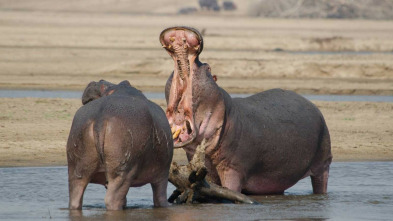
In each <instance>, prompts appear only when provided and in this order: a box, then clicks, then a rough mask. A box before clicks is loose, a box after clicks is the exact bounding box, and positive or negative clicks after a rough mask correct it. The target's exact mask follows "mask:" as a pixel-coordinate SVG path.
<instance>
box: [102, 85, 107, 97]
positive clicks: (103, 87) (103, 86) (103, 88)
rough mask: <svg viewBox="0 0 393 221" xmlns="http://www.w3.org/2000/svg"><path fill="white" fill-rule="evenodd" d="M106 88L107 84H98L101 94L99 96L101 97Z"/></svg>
mask: <svg viewBox="0 0 393 221" xmlns="http://www.w3.org/2000/svg"><path fill="white" fill-rule="evenodd" d="M106 90H108V86H107V85H105V84H101V86H100V94H101V97H102V95H104V94H105V91H106Z"/></svg>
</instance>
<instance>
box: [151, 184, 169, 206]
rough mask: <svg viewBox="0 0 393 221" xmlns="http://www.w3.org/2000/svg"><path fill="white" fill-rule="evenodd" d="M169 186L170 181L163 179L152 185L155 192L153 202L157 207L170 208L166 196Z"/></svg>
mask: <svg viewBox="0 0 393 221" xmlns="http://www.w3.org/2000/svg"><path fill="white" fill-rule="evenodd" d="M167 185H168V179H163V180H161V181H159V182H157V183H151V188H152V190H153V202H154V206H155V207H166V206H168V200H167V195H166V189H167Z"/></svg>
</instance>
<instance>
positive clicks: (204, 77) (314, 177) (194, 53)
mask: <svg viewBox="0 0 393 221" xmlns="http://www.w3.org/2000/svg"><path fill="white" fill-rule="evenodd" d="M159 40H160V43H161V44H162V47H163V48H164V49H165V50H166V51H167V52H168V53H169V55H170V56H171V57H172V58H173V60H174V64H175V66H174V72H173V73H172V74H171V76H170V77H169V79H168V81H167V84H166V88H165V97H166V101H167V105H168V106H167V110H166V116H167V118H168V121H169V124H170V126H171V130H172V135H173V140H174V147H175V148H183V149H184V150H185V151H186V154H187V157H188V159H189V160H190V159H191V158H192V156H193V154H194V152H195V149H196V147H197V145H198V144H200V142H201V141H202V140H203V139H206V141H207V142H206V144H207V146H206V162H205V164H206V167H207V169H208V172H209V176H210V179H211V181H213V182H215V183H216V184H219V185H222V186H224V187H227V188H229V189H232V190H235V191H238V192H243V193H247V194H257V195H260V194H282V193H283V192H284V191H285V190H286V189H288V188H290V187H291V186H293V185H294V184H296V183H297V182H298V181H299V180H300V179H302V178H305V177H307V176H311V181H312V187H313V192H314V193H316V194H320V193H326V191H327V183H328V176H329V167H330V163H331V161H332V154H331V147H330V136H329V131H328V128H327V126H326V123H325V120H324V118H323V116H322V114H321V112H320V111H319V110H318V108H317V107H316V106H315V105H314V104H312V103H311V102H310V101H308V100H307V99H305V98H304V97H302V96H300V95H298V94H296V93H295V92H292V91H287V90H282V89H272V90H268V91H264V92H261V93H257V94H255V95H252V96H250V97H247V98H231V97H230V95H229V94H228V93H227V92H226V91H225V90H223V89H222V88H220V87H219V86H218V85H217V83H216V82H215V79H213V76H212V74H211V68H210V66H209V65H208V64H206V63H202V62H200V61H199V54H200V53H201V52H202V49H203V39H202V36H201V34H200V33H199V32H198V31H197V30H195V29H193V28H189V27H171V28H167V29H165V30H163V31H162V32H161V34H160V37H159Z"/></svg>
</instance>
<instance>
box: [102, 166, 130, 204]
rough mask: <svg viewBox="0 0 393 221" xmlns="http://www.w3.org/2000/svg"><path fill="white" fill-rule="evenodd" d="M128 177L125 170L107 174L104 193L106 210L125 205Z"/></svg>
mask: <svg viewBox="0 0 393 221" xmlns="http://www.w3.org/2000/svg"><path fill="white" fill-rule="evenodd" d="M129 180H130V179H128V178H127V176H126V175H125V172H120V173H117V174H115V173H110V174H108V189H107V191H106V194H105V206H106V209H107V210H122V209H123V208H124V207H125V206H126V205H127V198H126V197H127V193H128V190H129V189H130V182H129Z"/></svg>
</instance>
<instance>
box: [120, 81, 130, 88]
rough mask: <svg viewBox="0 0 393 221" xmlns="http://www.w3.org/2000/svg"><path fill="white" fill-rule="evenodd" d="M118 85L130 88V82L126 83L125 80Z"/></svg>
mask: <svg viewBox="0 0 393 221" xmlns="http://www.w3.org/2000/svg"><path fill="white" fill-rule="evenodd" d="M119 85H124V86H130V87H131V84H130V82H129V81H127V80H124V81H122V82H120V83H119Z"/></svg>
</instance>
